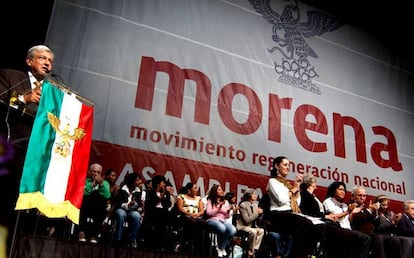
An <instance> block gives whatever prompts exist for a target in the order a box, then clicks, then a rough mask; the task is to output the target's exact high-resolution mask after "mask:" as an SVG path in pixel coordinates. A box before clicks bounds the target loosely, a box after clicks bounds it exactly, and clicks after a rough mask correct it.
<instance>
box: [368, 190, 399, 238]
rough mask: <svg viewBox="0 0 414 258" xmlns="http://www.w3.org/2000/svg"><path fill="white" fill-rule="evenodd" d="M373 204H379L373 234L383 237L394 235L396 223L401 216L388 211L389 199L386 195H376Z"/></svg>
mask: <svg viewBox="0 0 414 258" xmlns="http://www.w3.org/2000/svg"><path fill="white" fill-rule="evenodd" d="M375 202H376V203H377V202H378V203H379V205H380V207H379V209H378V216H377V217H376V218H375V232H377V233H379V234H384V235H395V234H396V229H397V223H398V221H399V219H401V216H402V214H401V213H398V214H396V213H395V212H394V211H392V210H390V209H389V208H388V207H389V199H388V197H387V196H386V195H383V194H381V195H378V196H376V197H375Z"/></svg>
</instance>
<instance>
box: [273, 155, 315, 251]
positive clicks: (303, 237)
mask: <svg viewBox="0 0 414 258" xmlns="http://www.w3.org/2000/svg"><path fill="white" fill-rule="evenodd" d="M289 170H290V165H289V160H288V159H287V158H286V157H283V156H279V157H276V158H275V159H274V160H273V166H272V170H271V176H272V177H271V178H270V179H269V181H268V183H267V192H268V194H269V197H270V216H269V220H270V222H271V225H270V226H271V229H270V231H273V232H278V233H279V234H281V235H282V236H283V237H284V238H286V239H288V238H289V236H291V237H292V239H293V244H292V248H291V255H293V256H294V257H307V256H308V255H312V254H313V253H314V251H315V248H316V246H315V244H314V243H316V240H315V235H314V234H312V233H313V232H314V230H315V227H314V225H313V223H312V222H311V221H310V220H308V219H306V218H305V217H303V216H301V215H298V214H299V213H300V209H299V205H300V201H301V197H300V184H301V182H302V175H296V178H295V181H294V183H293V184H291V182H289V180H288V179H287V175H288V174H289Z"/></svg>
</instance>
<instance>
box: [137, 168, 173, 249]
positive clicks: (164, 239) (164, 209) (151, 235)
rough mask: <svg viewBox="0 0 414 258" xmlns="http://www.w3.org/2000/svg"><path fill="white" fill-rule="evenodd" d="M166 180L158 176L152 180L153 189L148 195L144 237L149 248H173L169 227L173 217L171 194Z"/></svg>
mask: <svg viewBox="0 0 414 258" xmlns="http://www.w3.org/2000/svg"><path fill="white" fill-rule="evenodd" d="M166 181H167V180H166V179H165V177H164V176H160V175H156V176H154V177H153V178H152V187H151V189H150V190H148V191H147V193H146V198H145V204H144V219H143V229H144V232H143V235H144V243H145V244H146V245H147V247H150V248H155V249H165V248H170V247H172V246H171V245H172V243H171V242H170V240H171V239H170V238H169V227H170V226H171V225H172V216H171V213H170V211H169V210H168V208H169V207H171V198H170V193H169V192H167V191H166V189H165V185H166Z"/></svg>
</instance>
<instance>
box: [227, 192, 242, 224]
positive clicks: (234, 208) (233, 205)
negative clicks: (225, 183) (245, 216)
mask: <svg viewBox="0 0 414 258" xmlns="http://www.w3.org/2000/svg"><path fill="white" fill-rule="evenodd" d="M224 200H226V201H227V202H228V203H229V204H230V213H229V218H228V219H227V221H228V222H230V223H231V224H233V225H235V226H236V222H237V221H236V220H233V218H234V217H235V215H237V214H238V213H239V206H238V205H237V199H236V195H235V194H234V193H233V192H227V193H225V194H224Z"/></svg>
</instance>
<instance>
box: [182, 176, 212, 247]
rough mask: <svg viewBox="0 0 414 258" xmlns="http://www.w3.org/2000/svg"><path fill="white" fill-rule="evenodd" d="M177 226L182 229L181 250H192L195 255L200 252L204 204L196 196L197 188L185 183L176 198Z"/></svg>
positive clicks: (204, 223)
mask: <svg viewBox="0 0 414 258" xmlns="http://www.w3.org/2000/svg"><path fill="white" fill-rule="evenodd" d="M177 210H178V212H179V215H178V218H177V220H178V224H179V225H180V226H182V227H183V241H182V244H183V246H182V247H181V249H185V248H190V249H194V250H193V251H194V252H196V253H200V252H201V251H202V244H203V243H202V242H201V239H202V234H203V230H204V228H205V226H206V222H205V220H204V219H203V215H204V204H203V202H202V200H201V196H200V195H198V186H197V185H196V184H194V183H192V182H189V183H187V184H186V185H185V186H184V187H183V189H181V191H180V194H179V195H178V198H177Z"/></svg>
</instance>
